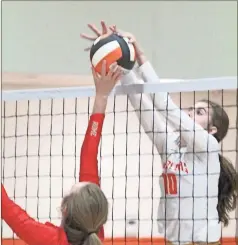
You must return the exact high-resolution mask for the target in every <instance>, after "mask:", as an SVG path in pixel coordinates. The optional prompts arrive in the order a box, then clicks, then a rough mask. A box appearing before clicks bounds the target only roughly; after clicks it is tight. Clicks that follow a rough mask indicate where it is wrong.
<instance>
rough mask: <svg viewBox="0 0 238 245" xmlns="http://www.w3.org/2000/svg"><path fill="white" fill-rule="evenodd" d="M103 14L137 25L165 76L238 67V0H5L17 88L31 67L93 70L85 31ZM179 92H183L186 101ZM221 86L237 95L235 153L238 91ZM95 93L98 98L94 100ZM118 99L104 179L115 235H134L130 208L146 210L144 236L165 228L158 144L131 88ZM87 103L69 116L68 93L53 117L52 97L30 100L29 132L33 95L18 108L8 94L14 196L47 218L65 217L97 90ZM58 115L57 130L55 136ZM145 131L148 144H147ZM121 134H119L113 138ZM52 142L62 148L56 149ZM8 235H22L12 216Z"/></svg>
mask: <svg viewBox="0 0 238 245" xmlns="http://www.w3.org/2000/svg"><path fill="white" fill-rule="evenodd" d="M108 10H110V11H108ZM122 15H123V16H122ZM101 19H104V20H106V21H107V22H108V23H110V24H111V23H112V24H114V23H116V24H117V25H118V26H119V27H121V28H122V29H125V30H129V31H132V32H133V33H135V35H136V36H137V38H138V40H140V42H141V43H142V45H143V46H144V47H145V50H146V53H147V54H148V57H149V58H150V60H151V61H152V63H153V65H154V67H155V68H156V70H157V71H159V74H160V77H162V78H202V77H216V76H237V21H236V20H237V3H236V2H232V1H224V2H222V1H220V2H215V1H211V2H205V1H204V2H203V1H193V2H188V1H178V2H176V1H174V2H172V1H171V2H166V1H158V2H152V1H151V2H150V1H146V2H145V1H144V2H142V1H114V2H107V1H100V2H96V1H87V2H86V1H80V2H74V1H67V2H63V1H61V2H60V1H59V2H56V1H49V2H40V1H36V2H30V1H21V2H16V1H4V2H3V4H2V69H3V72H9V73H17V74H18V75H17V77H18V80H17V82H16V83H15V85H14V86H15V87H17V88H21V87H19V86H17V83H21V82H22V81H24V78H27V74H29V73H38V74H45V75H46V76H47V74H48V75H50V74H57V75H78V76H79V77H80V76H84V75H85V76H86V77H88V76H89V75H90V69H89V62H86V61H87V60H88V54H87V53H84V52H83V51H82V50H83V48H84V47H85V46H86V45H87V43H86V41H83V40H81V39H80V35H79V34H80V32H86V31H87V28H86V25H87V23H98V22H99V21H100V20H101ZM20 74H21V76H20ZM15 77H16V76H15ZM28 78H29V77H28ZM25 81H28V80H25ZM84 82H85V80H84V78H81V79H78V83H79V84H82V85H83V84H84ZM3 85H4V84H3ZM14 86H13V87H11V88H12V89H14ZM214 86H215V84H214ZM195 89H196V88H195ZM179 96H180V94H175V95H174V99H175V100H176V101H177V102H179V101H180V100H179ZM193 96H194V94H193V93H186V94H185V93H184V94H182V105H183V106H185V107H186V106H187V105H188V104H192V103H193V101H194V98H193ZM212 96H213V97H212V99H214V100H217V101H218V102H220V103H221V102H222V101H223V103H224V104H225V105H227V108H226V109H227V111H228V113H229V116H230V120H231V129H230V131H229V134H228V136H227V137H226V139H225V141H224V145H223V150H224V151H225V154H226V155H227V156H228V157H229V158H230V159H231V160H233V162H234V160H235V157H236V150H235V143H236V140H237V139H236V137H234V135H237V129H235V128H236V127H237V125H236V117H237V115H236V111H237V104H236V96H237V92H236V91H234V92H231V93H226V94H225V95H224V97H222V96H221V94H213V95H212ZM200 97H203V98H204V97H207V93H205V92H204V93H199V94H198V95H196V99H198V98H200ZM92 103H93V98H92V99H91V100H90V106H92ZM113 104H114V102H113V101H111V102H109V106H108V115H107V117H106V121H105V124H104V131H103V138H102V145H101V151H100V164H101V165H100V166H101V173H102V187H103V189H104V191H105V193H106V195H107V197H108V198H109V200H110V203H111V207H112V209H111V215H110V217H111V218H110V219H109V221H108V223H107V225H106V228H105V229H106V236H108V237H111V236H115V237H124V236H125V225H126V223H127V222H126V221H125V214H126V217H127V220H129V219H136V220H137V219H138V215H139V219H140V222H136V224H135V225H133V226H128V225H127V232H128V235H135V234H137V233H138V231H139V236H141V237H148V236H149V237H150V236H151V235H153V236H159V235H160V234H158V233H157V229H156V224H155V220H154V219H155V218H156V213H157V205H158V198H159V189H158V184H157V182H158V175H159V172H160V159H159V157H158V156H157V155H156V156H153V154H152V145H151V143H150V141H149V140H148V139H147V137H146V135H145V134H144V133H143V131H142V134H141V135H140V134H139V125H138V121H137V119H136V117H135V115H134V112H132V108H130V109H129V111H130V112H129V114H128V115H127V113H126V99H125V97H123V96H122V97H118V98H117V100H116V111H117V112H116V114H114V113H113ZM77 105H78V109H77V114H75V101H74V100H67V101H65V115H64V116H63V114H62V108H63V101H59V100H57V101H54V102H53V106H54V107H53V111H54V114H59V115H54V116H53V117H52V118H51V117H50V116H49V115H45V116H44V115H43V114H47V113H48V114H49V113H50V109H51V102H50V101H42V103H41V109H40V110H41V114H42V115H41V116H39V102H38V101H32V102H30V107H29V108H30V109H29V112H30V116H29V125H28V134H29V135H30V134H31V135H32V136H28V137H27V120H28V117H27V108H28V106H27V102H24V101H23V102H18V103H17V115H18V116H17V117H15V112H16V104H15V103H12V102H11V103H10V102H7V103H6V104H5V119H4V120H2V122H3V123H2V129H3V131H4V133H5V135H4V136H5V138H4V141H3V147H4V148H3V153H4V161H3V164H2V168H3V180H4V183H5V185H6V188H7V190H8V193H9V194H10V196H12V197H13V196H15V200H16V202H17V203H19V204H20V205H21V206H22V207H23V208H26V210H27V211H28V212H29V213H30V214H31V215H32V216H33V217H36V218H39V219H40V221H46V220H47V221H48V220H49V219H50V218H51V219H52V222H54V223H56V224H58V223H59V215H58V212H57V208H58V207H59V205H60V200H61V197H62V195H63V194H64V193H65V192H66V191H67V190H68V189H69V188H70V186H71V185H72V184H73V183H74V182H75V181H76V180H77V175H78V171H77V169H78V163H79V155H80V147H81V143H82V140H83V136H84V133H85V130H86V127H87V122H88V121H87V120H88V116H89V113H91V109H88V99H80V98H79V99H78V101H77ZM90 108H91V107H90ZM67 113H69V114H68V115H66V114H67ZM20 115H21V116H20ZM9 116H10V117H9ZM114 116H115V118H114ZM127 120H128V132H129V133H128V134H126V124H127ZM63 124H64V129H63ZM50 125H52V132H54V133H55V134H56V135H55V136H52V138H51V137H50V128H51V127H50ZM113 125H115V128H114V127H113ZM75 126H76V132H77V136H75ZM113 128H114V130H115V134H113ZM232 128H233V129H232ZM62 132H63V133H62ZM39 135H41V136H40V137H39ZM114 135H115V138H114ZM140 137H141V146H139V145H138V144H139V143H138V142H139V138H140ZM113 140H114V144H112V143H111V142H112V141H113ZM51 141H52V144H51V147H50V142H51ZM125 142H127V153H128V157H127V161H126V157H125V153H126V144H125ZM75 144H76V148H75ZM50 149H51V153H54V155H55V156H54V157H51V158H50ZM139 149H140V150H141V154H142V155H141V156H140V157H139V154H138V152H139ZM62 152H63V154H64V157H62ZM113 152H114V155H116V156H115V157H114V159H113V158H112V153H113ZM153 159H154V160H153ZM139 163H140V167H139ZM126 164H127V165H126ZM126 166H127V167H126ZM125 171H126V173H127V179H126V178H125ZM112 173H113V174H112ZM14 176H15V177H14ZM26 176H27V177H26ZM62 176H63V177H62ZM112 176H113V177H112ZM138 176H140V185H138V181H139V177H138ZM152 176H153V177H152ZM112 185H113V187H112ZM26 187H27V188H26ZM152 187H153V195H152V192H151V189H152ZM37 191H39V195H38V198H37ZM125 193H126V197H125ZM138 193H140V202H138ZM112 200H113V202H112ZM125 200H126V202H125ZM138 210H139V211H138ZM151 217H152V218H151ZM231 218H232V221H231V224H230V226H229V227H228V228H226V229H224V232H223V236H225V237H234V235H235V219H234V213H233V214H232V215H231ZM112 220H113V222H112ZM142 220H143V221H142ZM152 220H154V222H152ZM112 231H113V232H112ZM3 237H4V238H10V237H12V232H11V230H10V229H9V228H8V227H7V226H6V225H5V224H4V226H3Z"/></svg>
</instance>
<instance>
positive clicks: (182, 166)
mask: <svg viewBox="0 0 238 245" xmlns="http://www.w3.org/2000/svg"><path fill="white" fill-rule="evenodd" d="M163 168H164V169H165V170H167V169H171V170H174V171H176V172H177V171H178V172H180V171H181V172H184V173H187V174H188V168H187V165H186V163H184V162H181V161H180V162H179V163H173V162H171V161H167V162H166V163H164V165H163Z"/></svg>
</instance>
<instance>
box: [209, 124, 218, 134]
mask: <svg viewBox="0 0 238 245" xmlns="http://www.w3.org/2000/svg"><path fill="white" fill-rule="evenodd" d="M209 133H210V134H212V135H214V134H216V133H217V127H215V126H212V127H210V128H209Z"/></svg>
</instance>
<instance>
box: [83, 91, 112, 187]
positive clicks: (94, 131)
mask: <svg viewBox="0 0 238 245" xmlns="http://www.w3.org/2000/svg"><path fill="white" fill-rule="evenodd" d="M106 105H107V98H105V97H103V96H96V98H95V102H94V109H93V113H92V115H91V117H90V120H89V124H88V128H87V131H86V134H85V138H84V141H83V145H82V148H81V157H80V175H79V181H86V182H92V183H95V184H97V185H100V183H99V174H98V160H97V155H98V146H99V143H100V138H101V133H102V127H103V122H104V118H105V114H104V113H105V110H106Z"/></svg>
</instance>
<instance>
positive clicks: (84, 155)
mask: <svg viewBox="0 0 238 245" xmlns="http://www.w3.org/2000/svg"><path fill="white" fill-rule="evenodd" d="M120 75H121V70H120V68H119V67H117V66H114V67H113V66H112V67H111V70H110V71H109V72H108V74H106V63H105V62H104V63H103V66H102V74H101V76H99V75H98V74H96V73H95V71H94V70H93V77H94V82H95V87H96V97H95V101H94V107H93V113H92V115H91V117H90V121H89V124H88V128H87V131H86V135H85V138H84V142H83V145H82V149H81V158H80V175H79V176H80V177H79V181H85V182H92V183H95V184H97V185H99V186H100V180H99V174H98V161H97V155H98V147H99V143H100V138H101V133H102V127H103V122H104V118H105V111H106V106H107V99H108V95H109V93H110V92H111V90H112V89H113V87H114V86H115V84H116V83H117V82H118V80H119V78H120ZM98 237H99V238H100V239H101V240H103V239H104V230H103V227H102V228H101V229H100V231H99V233H98Z"/></svg>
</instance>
